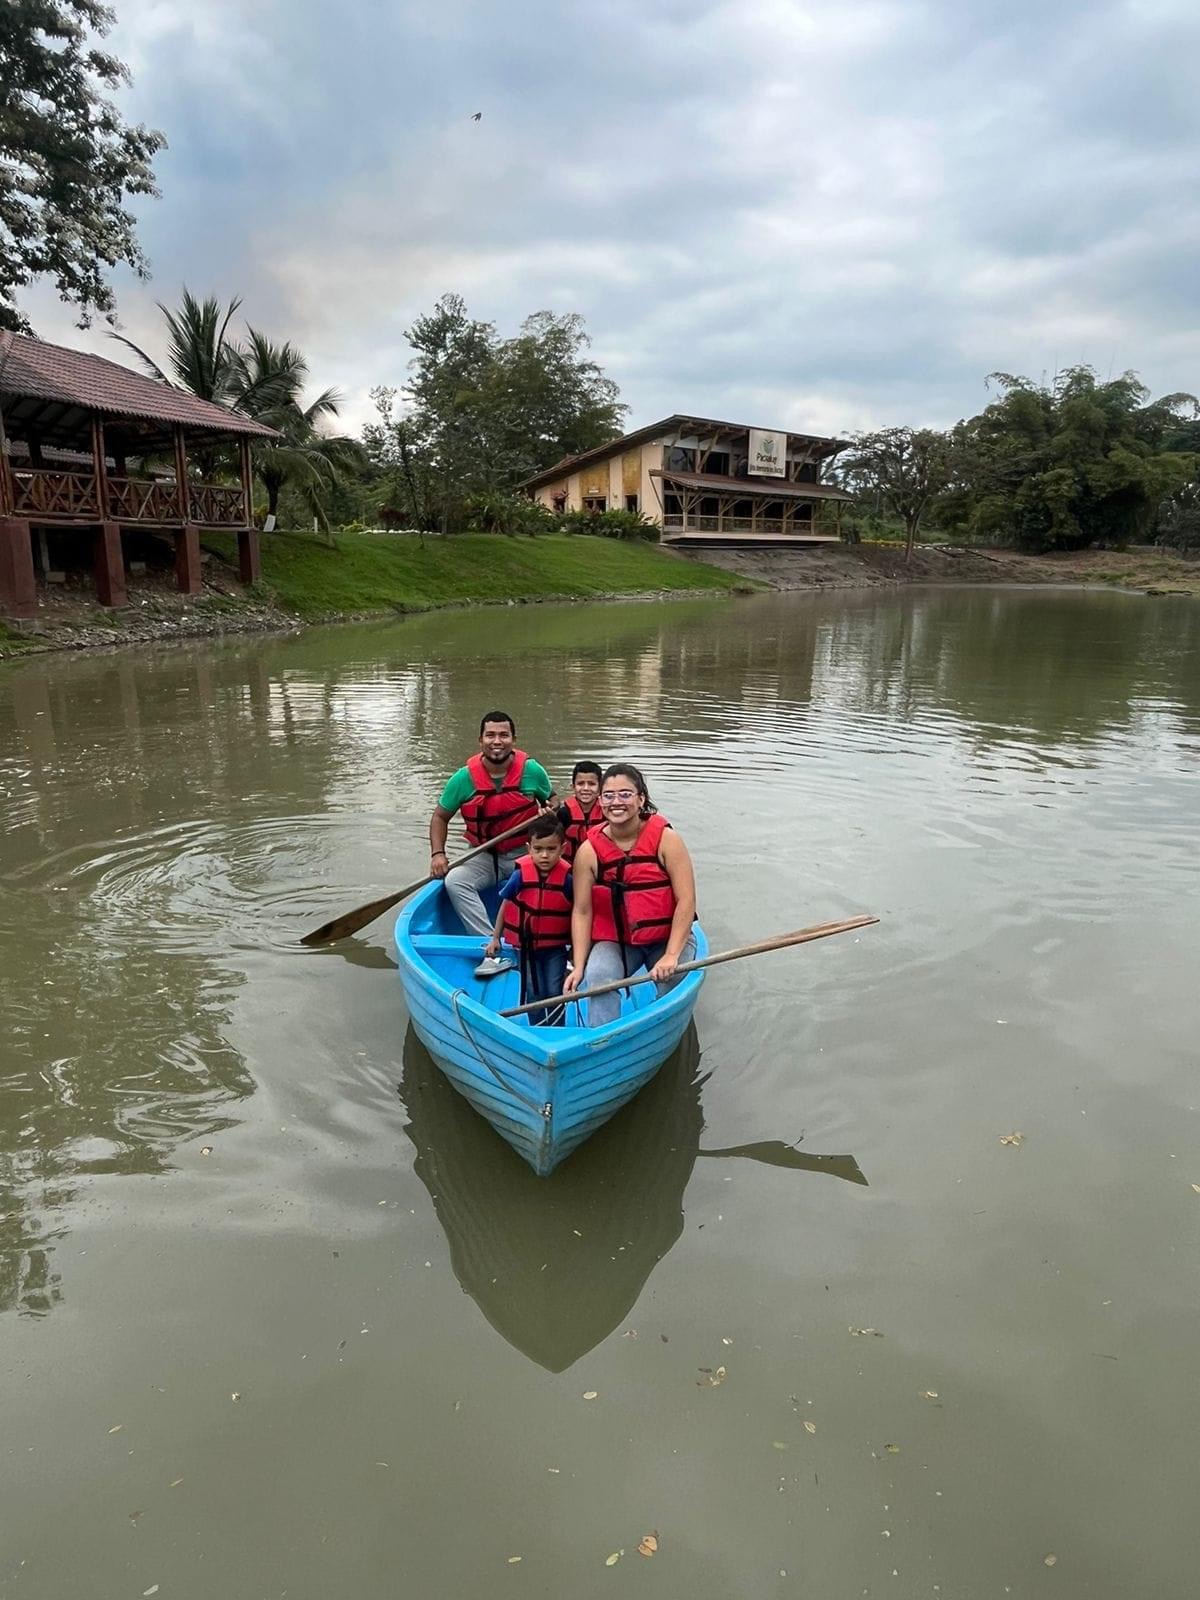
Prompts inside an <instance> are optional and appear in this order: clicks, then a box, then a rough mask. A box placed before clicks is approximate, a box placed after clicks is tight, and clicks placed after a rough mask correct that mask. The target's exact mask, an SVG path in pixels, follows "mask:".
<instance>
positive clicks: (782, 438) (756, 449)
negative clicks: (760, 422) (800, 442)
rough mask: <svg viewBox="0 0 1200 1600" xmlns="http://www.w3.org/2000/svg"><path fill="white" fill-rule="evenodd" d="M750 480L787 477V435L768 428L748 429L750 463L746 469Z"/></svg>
mask: <svg viewBox="0 0 1200 1600" xmlns="http://www.w3.org/2000/svg"><path fill="white" fill-rule="evenodd" d="M746 470H747V471H748V472H749V474H750V476H751V477H752V478H786V477H787V434H786V433H772V432H771V431H770V429H768V428H751V429H750V462H749V465H748V467H747V469H746Z"/></svg>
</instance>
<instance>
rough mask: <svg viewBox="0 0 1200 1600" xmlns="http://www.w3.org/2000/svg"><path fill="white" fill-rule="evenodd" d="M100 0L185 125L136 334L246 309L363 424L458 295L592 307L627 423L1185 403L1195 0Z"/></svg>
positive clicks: (488, 309)
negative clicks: (1106, 379)
mask: <svg viewBox="0 0 1200 1600" xmlns="http://www.w3.org/2000/svg"><path fill="white" fill-rule="evenodd" d="M118 4H119V10H120V26H119V30H118V33H117V35H116V40H115V42H116V44H117V47H118V48H119V49H120V50H121V51H122V52H123V53H124V54H125V55H126V56H127V57H128V58H129V59H130V61H131V64H132V66H133V68H134V71H135V74H136V82H135V88H134V90H133V92H132V94H131V96H130V98H129V104H130V107H131V109H132V111H133V113H134V114H135V115H136V116H138V117H141V118H143V119H144V120H146V121H149V122H152V123H155V124H157V125H159V126H161V127H163V128H164V129H165V130H166V131H167V133H168V136H169V138H170V140H171V149H170V151H169V152H168V153H167V154H166V155H165V156H164V157H163V159H162V162H161V166H160V173H161V179H162V186H163V198H162V200H160V201H158V202H154V203H150V204H148V205H146V206H144V207H143V208H142V218H143V221H142V234H143V238H144V240H145V243H146V246H147V248H148V250H149V252H150V255H151V257H152V259H153V263H154V270H155V278H154V281H153V283H152V284H151V285H149V286H148V287H143V286H140V285H133V284H129V285H124V284H123V285H122V292H121V311H122V317H123V319H124V321H125V323H126V324H127V326H128V328H129V330H130V331H131V333H133V335H134V336H135V337H138V338H140V339H147V340H152V341H153V340H154V339H155V338H156V329H155V313H154V312H153V300H154V299H155V298H162V299H166V300H168V301H171V300H174V299H175V298H176V297H177V293H178V288H179V285H180V284H181V283H182V282H184V281H186V282H187V283H188V284H189V285H190V286H191V287H192V288H193V289H194V290H197V291H201V292H214V293H218V294H221V295H228V294H232V293H235V292H237V293H241V294H242V295H243V296H244V299H245V308H246V311H247V313H248V314H249V315H250V317H251V319H252V320H253V321H255V322H256V323H257V324H259V325H261V326H263V327H265V328H266V329H268V330H269V331H271V332H273V333H275V334H278V335H287V336H289V337H292V338H294V339H296V340H298V341H299V342H300V343H301V344H302V345H303V346H304V347H305V348H306V349H307V350H308V352H309V354H310V356H311V359H312V364H313V371H314V377H315V378H316V379H317V380H319V381H320V382H321V383H327V382H334V383H338V384H340V385H342V387H343V388H345V389H346V391H347V393H348V397H349V402H350V403H349V406H348V412H347V415H348V417H349V419H350V420H351V421H352V422H354V423H357V422H359V421H361V420H362V419H363V417H364V416H365V415H366V412H367V410H368V402H367V400H366V390H367V388H368V387H369V386H370V385H371V384H373V383H377V382H397V381H399V380H400V379H401V378H402V377H403V373H404V368H405V363H406V360H407V354H408V352H407V349H406V346H405V343H404V339H403V330H404V328H405V327H406V326H407V325H408V323H409V322H410V321H411V319H412V317H413V316H414V315H415V314H416V313H417V312H419V311H420V310H422V309H424V308H426V307H427V306H429V305H430V304H431V303H432V301H433V300H434V299H435V298H436V296H437V295H438V294H440V293H441V292H443V291H444V290H447V289H454V290H457V291H459V292H460V293H462V294H463V295H464V296H465V297H466V299H467V301H468V304H469V305H470V307H471V310H472V312H473V313H474V314H475V315H477V316H482V317H487V318H491V319H494V320H495V321H497V322H498V323H499V324H500V326H501V327H502V328H503V329H505V330H508V329H511V328H512V327H514V326H515V324H516V322H517V321H518V320H519V319H520V317H521V316H523V315H524V314H526V313H528V312H529V311H532V310H535V309H539V308H541V307H544V306H550V307H553V308H554V309H557V310H578V311H581V312H582V313H583V314H584V315H585V316H586V318H587V321H588V325H589V328H590V330H591V332H592V335H593V338H594V341H595V353H596V355H597V357H598V358H599V359H600V360H601V361H602V362H603V363H604V364H605V365H606V366H607V367H608V369H609V370H610V371H611V373H612V375H613V376H614V377H615V378H616V379H617V380H618V382H619V383H620V385H621V388H622V392H623V394H624V397H625V399H626V400H627V401H628V402H629V403H630V405H631V407H632V413H633V420H634V421H635V422H637V421H645V420H648V419H650V418H652V417H654V416H656V415H661V414H664V413H666V412H670V411H673V410H676V409H684V410H686V409H694V410H696V411H699V412H707V413H709V414H714V415H721V414H726V415H731V416H739V417H740V416H745V417H746V418H747V420H759V421H762V422H764V423H767V424H775V423H781V422H784V423H789V424H791V425H793V426H800V427H810V428H822V429H824V428H828V429H837V430H843V429H846V428H850V427H855V426H862V425H866V424H869V423H872V422H894V421H902V420H911V421H916V422H927V423H935V424H945V423H948V422H951V421H953V420H954V419H955V418H956V417H958V416H960V415H963V414H967V413H969V412H970V411H972V410H974V409H977V407H978V406H979V405H980V404H981V403H983V401H984V399H985V398H986V396H985V391H984V387H983V378H984V375H985V374H986V373H987V372H988V371H990V370H991V369H993V368H996V367H1003V368H1006V369H1008V370H1015V371H1023V372H1027V373H1029V374H1030V375H1033V376H1038V375H1040V374H1042V373H1043V372H1046V371H1050V370H1053V369H1054V368H1055V367H1057V366H1061V365H1064V364H1067V363H1070V362H1075V361H1091V362H1093V363H1094V364H1096V365H1097V366H1098V367H1099V368H1101V370H1103V371H1107V370H1109V369H1110V368H1112V369H1115V370H1121V369H1123V368H1125V367H1127V366H1134V367H1137V368H1138V369H1139V370H1140V372H1141V373H1142V375H1143V378H1144V380H1145V381H1146V382H1147V383H1148V384H1149V385H1150V386H1151V387H1152V388H1153V389H1155V390H1156V391H1160V392H1161V391H1167V390H1175V389H1187V388H1191V387H1194V386H1197V384H1198V382H1200V379H1198V377H1197V374H1196V363H1197V356H1198V355H1200V319H1198V317H1197V312H1196V303H1195V291H1194V288H1193V283H1194V276H1195V272H1194V261H1195V257H1196V254H1197V246H1198V244H1200V204H1198V202H1197V200H1196V198H1195V189H1196V184H1195V177H1196V158H1197V150H1198V146H1200V140H1198V138H1197V134H1198V122H1200V113H1198V111H1197V105H1196V96H1195V93H1194V83H1193V77H1194V74H1193V69H1192V65H1191V63H1192V62H1193V61H1194V60H1195V59H1196V48H1197V45H1198V44H1200V10H1198V9H1197V8H1196V7H1195V6H1194V5H1193V4H1192V3H1191V0H1128V3H1121V4H1117V3H1101V4H1094V3H1091V4H1089V3H1084V0H1066V3H1063V4H1060V5H1058V6H1056V7H1047V6H1045V5H1044V4H1043V3H1041V0H1039V3H1036V4H1035V3H1033V0H1003V3H1001V0H976V3H968V4H965V5H964V4H961V3H959V4H952V3H951V0H924V3H919V0H918V3H909V0H904V3H895V0H844V3H843V4H840V5H839V6H837V7H832V8H831V7H817V6H816V5H815V4H808V3H795V0H738V3H736V4H735V3H734V0H710V3H707V4H705V3H703V0H689V3H687V4H683V3H678V0H661V3H657V4H654V5H651V6H646V5H645V4H644V3H640V4H639V3H634V0H612V3H610V4H608V5H606V6H604V7H600V8H597V7H594V6H586V7H585V6H582V5H580V4H578V3H574V0H572V3H566V4H562V3H551V0H513V3H512V4H511V5H509V6H507V7H494V6H486V5H482V4H479V3H478V0H476V3H472V4H468V3H466V0H447V3H445V4H442V5H440V6H437V7H430V6H428V5H417V4H412V3H409V4H401V5H392V4H377V3H371V4H366V3H364V4H359V5H357V6H351V7H335V6H334V5H331V4H325V3H317V0H292V3H289V4H287V5H286V6H285V5H284V4H283V3H282V0H255V4H254V6H253V7H246V6H245V5H243V4H241V3H234V0H189V3H188V4H186V5H185V4H183V3H182V0H118ZM476 110H482V111H483V114H484V115H483V120H482V122H480V123H479V124H475V123H473V122H471V121H470V120H469V118H470V115H471V113H472V112H474V111H476ZM34 311H35V314H36V319H37V321H38V325H39V327H40V329H41V331H43V332H44V333H45V334H46V335H47V336H48V337H59V338H63V339H66V340H68V341H70V340H73V339H75V338H77V337H78V336H77V335H75V334H74V332H73V330H72V328H71V318H70V313H69V312H66V311H64V310H63V309H61V308H58V307H56V306H55V305H53V303H52V302H51V301H50V299H49V297H47V296H45V295H43V296H40V297H39V298H38V300H37V302H36V303H35V305H34ZM88 342H91V343H93V344H98V343H100V340H99V336H97V335H93V336H91V338H90V340H89V341H88ZM111 348H112V347H111V346H109V349H110V351H111Z"/></svg>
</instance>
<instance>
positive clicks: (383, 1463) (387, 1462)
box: [375, 1461, 392, 1467]
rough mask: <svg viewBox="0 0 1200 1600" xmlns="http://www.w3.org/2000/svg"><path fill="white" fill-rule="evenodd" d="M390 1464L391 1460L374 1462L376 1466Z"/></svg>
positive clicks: (387, 1465)
mask: <svg viewBox="0 0 1200 1600" xmlns="http://www.w3.org/2000/svg"><path fill="white" fill-rule="evenodd" d="M391 1464H392V1463H391V1462H390V1461H377V1462H376V1463H375V1465H376V1466H377V1467H390V1466H391Z"/></svg>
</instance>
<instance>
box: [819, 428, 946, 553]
mask: <svg viewBox="0 0 1200 1600" xmlns="http://www.w3.org/2000/svg"><path fill="white" fill-rule="evenodd" d="M841 475H842V478H843V480H844V481H845V482H846V483H847V484H848V485H849V486H850V487H851V488H852V489H854V490H856V491H857V492H858V493H859V494H860V495H861V496H863V497H864V498H869V499H872V500H875V501H882V503H883V505H884V506H886V508H887V509H888V511H890V512H891V513H892V515H893V516H896V517H899V518H900V520H901V521H902V522H903V524H904V558H905V560H906V561H911V559H912V553H913V545H914V544H915V542H916V538H917V533H918V531H919V529H920V526H921V522H922V520H923V518H924V516H925V514H926V512H927V511H928V510H929V507H930V504H931V503H932V501H933V500H934V498H935V497H936V496H937V495H939V494H940V493H941V492H942V490H943V489H944V488H945V487H946V485H947V483H948V482H949V476H950V447H949V442H948V441H947V438H946V435H945V434H944V433H937V432H936V431H935V430H934V429H932V428H879V429H877V430H876V431H875V432H874V433H860V434H858V435H856V437H855V439H854V442H853V444H852V446H851V449H850V452H849V454H848V455H846V456H844V457H843V459H842V463H841Z"/></svg>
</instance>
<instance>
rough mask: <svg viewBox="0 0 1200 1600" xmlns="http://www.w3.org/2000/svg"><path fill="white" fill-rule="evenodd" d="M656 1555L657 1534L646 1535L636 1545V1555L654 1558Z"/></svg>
mask: <svg viewBox="0 0 1200 1600" xmlns="http://www.w3.org/2000/svg"><path fill="white" fill-rule="evenodd" d="M657 1554H658V1534H657V1533H648V1534H647V1535H646V1537H645V1538H644V1539H643V1540H642V1541H641V1543H640V1544H639V1545H638V1555H640V1556H656V1555H657Z"/></svg>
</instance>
